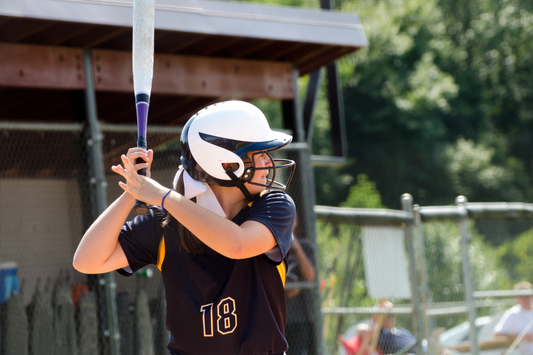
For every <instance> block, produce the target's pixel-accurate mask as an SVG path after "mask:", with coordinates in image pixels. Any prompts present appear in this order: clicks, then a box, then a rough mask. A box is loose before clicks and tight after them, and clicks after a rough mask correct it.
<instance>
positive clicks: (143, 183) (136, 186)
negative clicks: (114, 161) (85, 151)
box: [111, 150, 168, 205]
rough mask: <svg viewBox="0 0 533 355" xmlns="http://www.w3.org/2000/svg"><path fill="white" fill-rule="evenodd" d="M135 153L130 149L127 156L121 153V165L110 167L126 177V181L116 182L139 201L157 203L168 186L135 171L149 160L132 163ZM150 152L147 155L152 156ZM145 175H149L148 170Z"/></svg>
mask: <svg viewBox="0 0 533 355" xmlns="http://www.w3.org/2000/svg"><path fill="white" fill-rule="evenodd" d="M136 153H137V152H132V150H130V151H129V152H128V156H126V155H124V154H123V155H122V156H121V157H120V158H121V160H122V164H123V166H122V165H114V166H112V167H111V169H112V170H113V171H114V172H116V173H117V174H119V175H121V176H122V177H123V178H125V179H126V183H124V182H122V181H119V183H118V184H119V186H120V187H121V188H122V189H123V190H124V191H126V192H128V193H129V194H131V195H132V196H133V197H134V198H135V199H137V200H139V201H143V202H146V203H148V204H150V205H159V204H160V203H161V200H162V198H163V196H164V195H165V194H166V193H167V192H168V188H165V187H164V186H162V185H161V184H159V183H158V182H157V181H155V180H153V179H151V178H150V177H146V176H142V175H139V174H138V173H137V170H140V169H142V168H145V167H147V165H149V162H147V163H141V164H135V165H134V163H133V162H134V161H135V159H136V158H137V156H136ZM150 153H151V152H150V151H149V152H148V156H149V157H151V156H152V154H150ZM149 160H151V159H149ZM147 175H148V176H150V175H149V173H148V171H147Z"/></svg>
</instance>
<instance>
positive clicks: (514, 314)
mask: <svg viewBox="0 0 533 355" xmlns="http://www.w3.org/2000/svg"><path fill="white" fill-rule="evenodd" d="M514 289H515V290H531V289H532V285H531V283H530V282H527V281H522V282H519V283H517V284H516V285H515V286H514ZM516 303H517V304H516V305H514V306H513V307H511V308H510V309H508V310H507V311H506V312H505V313H504V314H503V316H502V317H501V318H500V321H499V322H498V324H496V326H495V327H494V331H493V333H494V338H495V339H505V340H508V341H509V342H513V341H514V340H515V339H516V337H517V336H519V335H520V333H522V332H523V331H524V330H525V331H526V333H525V335H524V337H523V338H522V340H520V342H519V343H518V349H519V350H520V353H521V354H522V355H533V309H532V307H531V296H524V297H517V298H516ZM526 327H528V328H529V329H527V330H526Z"/></svg>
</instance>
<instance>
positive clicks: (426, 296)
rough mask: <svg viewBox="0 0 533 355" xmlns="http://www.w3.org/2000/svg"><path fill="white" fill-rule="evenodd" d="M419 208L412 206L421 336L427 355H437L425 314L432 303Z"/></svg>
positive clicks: (430, 326) (428, 320) (430, 327)
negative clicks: (420, 310) (417, 267)
mask: <svg viewBox="0 0 533 355" xmlns="http://www.w3.org/2000/svg"><path fill="white" fill-rule="evenodd" d="M419 209H420V206H418V205H414V206H413V213H414V219H415V221H414V222H415V229H416V239H417V244H418V264H419V267H420V298H421V301H422V302H421V306H422V321H423V332H422V334H423V336H424V338H426V339H427V341H428V355H437V354H433V346H434V344H433V341H432V338H431V332H432V328H433V327H432V324H431V319H430V317H429V316H428V314H427V309H428V303H431V302H432V297H431V294H430V293H429V285H428V280H429V278H428V271H427V264H426V253H425V250H426V248H425V245H424V225H423V224H422V218H421V216H420V211H419Z"/></svg>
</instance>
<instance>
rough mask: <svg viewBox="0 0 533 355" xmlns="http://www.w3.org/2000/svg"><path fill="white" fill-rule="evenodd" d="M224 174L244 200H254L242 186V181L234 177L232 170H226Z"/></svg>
mask: <svg viewBox="0 0 533 355" xmlns="http://www.w3.org/2000/svg"><path fill="white" fill-rule="evenodd" d="M226 174H228V176H229V177H230V179H231V180H232V181H233V182H234V183H235V185H236V186H237V187H238V188H239V190H241V192H242V194H243V195H244V197H246V199H247V200H248V201H253V200H254V197H253V196H252V194H251V193H250V191H248V189H247V188H246V186H244V181H242V180H241V179H239V178H238V177H237V175H235V173H234V172H233V170H231V168H230V169H228V170H226Z"/></svg>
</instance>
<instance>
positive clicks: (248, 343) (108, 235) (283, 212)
mask: <svg viewBox="0 0 533 355" xmlns="http://www.w3.org/2000/svg"><path fill="white" fill-rule="evenodd" d="M291 140H292V137H291V136H289V135H286V134H284V133H279V132H274V131H272V130H271V129H270V127H269V126H268V122H267V120H266V118H265V116H264V115H263V113H262V112H261V111H260V110H259V109H257V108H256V107H255V106H253V105H251V104H249V103H245V102H241V101H228V102H223V103H219V104H215V105H211V106H208V107H207V108H205V109H203V110H201V111H199V112H198V113H197V114H196V115H194V116H193V117H191V119H189V121H188V122H187V124H186V125H185V127H184V128H183V132H182V135H181V154H182V156H181V163H182V164H181V166H180V169H179V171H178V173H177V174H176V177H175V179H174V186H173V187H174V188H173V189H169V188H166V187H164V186H162V185H160V184H159V183H158V182H156V181H154V180H153V179H151V178H150V173H149V171H150V166H151V163H152V159H153V152H152V151H151V150H149V151H144V150H143V149H141V148H131V149H129V151H128V153H127V155H123V156H122V164H123V165H118V166H113V167H112V169H113V171H114V172H116V173H117V174H119V175H121V176H122V177H123V178H124V179H125V182H120V183H119V185H120V187H121V188H122V189H124V193H123V194H122V196H120V197H119V198H118V199H117V200H116V201H115V202H114V203H113V204H111V205H110V206H109V207H108V208H107V209H106V211H105V212H104V213H103V214H102V215H101V216H100V217H99V218H98V219H97V220H96V221H95V222H94V223H93V224H92V226H91V227H90V228H89V229H88V230H87V232H86V233H85V235H84V236H83V238H82V240H81V242H80V244H79V246H78V249H77V251H76V253H75V255H74V261H73V265H74V268H76V269H77V270H78V271H80V272H83V273H87V274H96V273H105V272H109V271H112V270H117V271H118V272H119V273H120V274H122V275H125V276H129V275H132V274H133V273H134V272H135V271H136V270H139V269H140V268H142V267H143V266H145V265H148V264H154V265H157V267H158V268H159V269H160V270H161V273H162V277H163V282H164V284H165V294H166V301H167V327H168V328H169V329H170V332H171V339H170V343H169V344H168V349H169V352H170V354H172V355H178V354H242V355H244V354H246V355H250V354H265V355H266V354H279V355H281V354H284V353H285V352H286V351H287V349H288V346H287V342H286V340H285V336H284V332H285V330H284V328H285V317H286V314H285V313H286V310H285V308H286V307H285V295H284V284H285V271H286V262H285V257H286V256H287V253H288V251H289V249H290V247H291V244H292V234H291V231H292V225H293V222H294V216H295V208H294V203H293V201H292V199H291V198H290V197H289V196H288V195H287V194H286V193H284V192H283V191H281V190H283V189H285V188H286V187H287V185H288V183H289V182H290V179H291V178H292V174H293V170H294V167H295V164H294V162H293V161H290V160H278V159H273V158H272V156H271V155H270V152H272V151H274V150H277V149H280V148H282V147H284V146H286V145H287V144H289V143H290V141H291ZM137 158H142V159H143V160H144V162H143V163H139V164H137V163H136V160H137ZM142 168H146V169H147V176H146V177H144V176H141V175H138V174H137V171H138V170H139V169H142ZM280 168H289V169H288V170H289V172H288V173H287V174H285V176H286V178H287V180H286V182H285V183H284V184H283V183H280V182H277V181H275V180H274V179H275V176H276V172H277V171H278V170H279V169H280ZM278 176H279V174H278ZM270 188H275V190H269V189H270ZM135 199H138V200H140V201H144V202H146V203H148V204H150V205H152V207H151V208H150V211H149V213H148V214H146V215H144V216H138V217H136V218H135V219H134V220H133V221H130V222H126V223H125V220H126V218H127V216H128V214H129V212H130V210H131V209H132V207H133V206H134V204H135Z"/></svg>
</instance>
